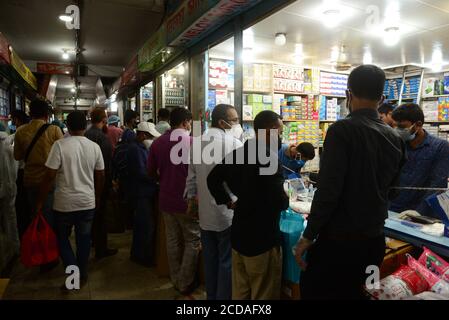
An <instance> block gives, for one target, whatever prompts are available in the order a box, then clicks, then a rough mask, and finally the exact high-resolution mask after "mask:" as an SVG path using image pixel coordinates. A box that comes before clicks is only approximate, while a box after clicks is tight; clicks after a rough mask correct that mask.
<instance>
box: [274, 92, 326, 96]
mask: <svg viewBox="0 0 449 320" xmlns="http://www.w3.org/2000/svg"><path fill="white" fill-rule="evenodd" d="M274 93H275V94H285V95H290V96H319V95H320V94H319V93H305V92H287V91H274Z"/></svg>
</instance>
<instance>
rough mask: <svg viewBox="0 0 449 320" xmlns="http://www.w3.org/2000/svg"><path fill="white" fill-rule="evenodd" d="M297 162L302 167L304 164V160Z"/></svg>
mask: <svg viewBox="0 0 449 320" xmlns="http://www.w3.org/2000/svg"><path fill="white" fill-rule="evenodd" d="M298 164H299V165H300V166H301V168H302V167H304V166H305V165H306V162H305V161H304V160H298Z"/></svg>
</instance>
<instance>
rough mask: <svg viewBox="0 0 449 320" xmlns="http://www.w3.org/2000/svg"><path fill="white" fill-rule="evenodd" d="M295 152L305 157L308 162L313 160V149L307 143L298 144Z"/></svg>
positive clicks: (311, 145)
mask: <svg viewBox="0 0 449 320" xmlns="http://www.w3.org/2000/svg"><path fill="white" fill-rule="evenodd" d="M296 151H298V152H299V153H300V154H301V156H303V157H306V158H307V159H309V160H313V159H314V158H315V147H314V146H313V144H311V143H309V142H303V143H301V144H299V145H298V146H297V147H296Z"/></svg>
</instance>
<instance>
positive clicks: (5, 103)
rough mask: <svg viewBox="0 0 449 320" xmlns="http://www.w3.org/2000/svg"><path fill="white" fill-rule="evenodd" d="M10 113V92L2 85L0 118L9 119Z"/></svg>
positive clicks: (0, 89) (0, 90)
mask: <svg viewBox="0 0 449 320" xmlns="http://www.w3.org/2000/svg"><path fill="white" fill-rule="evenodd" d="M9 113H10V105H9V92H8V90H6V89H5V88H3V87H1V86H0V119H3V120H5V119H7V118H8V115H9Z"/></svg>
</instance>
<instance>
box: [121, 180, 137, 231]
mask: <svg viewBox="0 0 449 320" xmlns="http://www.w3.org/2000/svg"><path fill="white" fill-rule="evenodd" d="M132 183H134V181H129V179H126V178H120V181H119V194H120V203H121V211H122V212H123V215H124V217H123V218H124V221H125V226H126V229H132V228H133V226H134V212H135V210H136V199H135V198H136V197H135V194H133V193H132V192H131V191H130V190H133V189H134V188H132V187H131V184H132Z"/></svg>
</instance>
